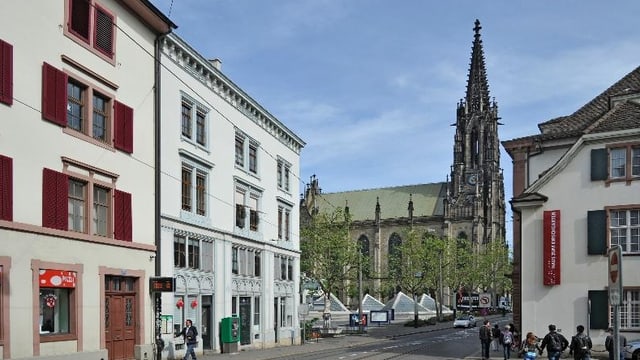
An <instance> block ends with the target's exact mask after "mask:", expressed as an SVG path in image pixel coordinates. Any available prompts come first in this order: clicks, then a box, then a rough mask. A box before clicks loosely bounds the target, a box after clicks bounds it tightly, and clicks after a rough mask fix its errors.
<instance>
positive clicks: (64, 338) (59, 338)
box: [40, 333, 78, 343]
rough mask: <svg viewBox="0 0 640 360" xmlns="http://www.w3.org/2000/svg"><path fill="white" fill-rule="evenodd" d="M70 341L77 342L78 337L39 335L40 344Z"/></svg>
mask: <svg viewBox="0 0 640 360" xmlns="http://www.w3.org/2000/svg"><path fill="white" fill-rule="evenodd" d="M70 340H78V336H77V335H76V334H51V335H48V334H43V333H40V342H41V343H46V342H57V341H70Z"/></svg>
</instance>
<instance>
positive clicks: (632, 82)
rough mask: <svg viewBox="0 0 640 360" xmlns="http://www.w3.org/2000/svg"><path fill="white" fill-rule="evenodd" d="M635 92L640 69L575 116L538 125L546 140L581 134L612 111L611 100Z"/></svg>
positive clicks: (582, 108)
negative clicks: (613, 97)
mask: <svg viewBox="0 0 640 360" xmlns="http://www.w3.org/2000/svg"><path fill="white" fill-rule="evenodd" d="M634 92H635V93H637V92H640V67H637V68H635V69H634V70H633V71H631V72H630V73H629V74H627V75H626V76H625V77H623V78H622V79H620V80H619V81H618V82H616V83H615V84H613V85H612V86H611V87H609V88H608V89H607V90H605V91H604V92H603V93H601V94H600V95H598V96H596V97H595V98H594V99H593V100H591V101H589V102H588V103H587V104H585V105H584V106H583V107H581V108H580V109H578V110H577V111H576V112H574V113H573V114H571V115H569V116H563V117H559V118H555V119H552V120H549V121H546V122H544V123H541V124H538V128H539V129H540V132H541V133H542V136H543V137H544V138H545V139H546V138H558V137H571V136H575V135H578V134H581V133H583V132H584V131H585V130H586V129H587V128H588V127H589V126H591V125H592V124H593V123H594V122H596V120H598V119H599V118H600V117H602V116H603V115H604V114H605V113H607V112H608V111H609V110H610V107H609V100H610V98H611V97H612V96H616V95H623V94H627V93H634Z"/></svg>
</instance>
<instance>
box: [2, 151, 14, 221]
mask: <svg viewBox="0 0 640 360" xmlns="http://www.w3.org/2000/svg"><path fill="white" fill-rule="evenodd" d="M0 220H7V221H13V159H12V158H10V157H6V156H2V155H0Z"/></svg>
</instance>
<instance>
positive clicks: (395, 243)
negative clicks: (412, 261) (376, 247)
mask: <svg viewBox="0 0 640 360" xmlns="http://www.w3.org/2000/svg"><path fill="white" fill-rule="evenodd" d="M400 245H402V239H401V238H400V235H398V233H393V234H391V236H389V245H388V249H389V250H388V251H389V252H388V257H389V259H388V265H389V272H390V273H394V272H396V271H399V270H400V267H399V264H400V263H401V260H402V259H401V258H402V254H401V253H400Z"/></svg>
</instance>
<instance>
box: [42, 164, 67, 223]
mask: <svg viewBox="0 0 640 360" xmlns="http://www.w3.org/2000/svg"><path fill="white" fill-rule="evenodd" d="M68 204H69V178H68V177H67V175H65V174H63V173H60V172H57V171H54V170H50V169H47V168H45V169H43V171H42V226H44V227H48V228H52V229H58V230H68V229H69V225H68V221H69V213H68V211H69V210H68V206H69V205H68Z"/></svg>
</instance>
